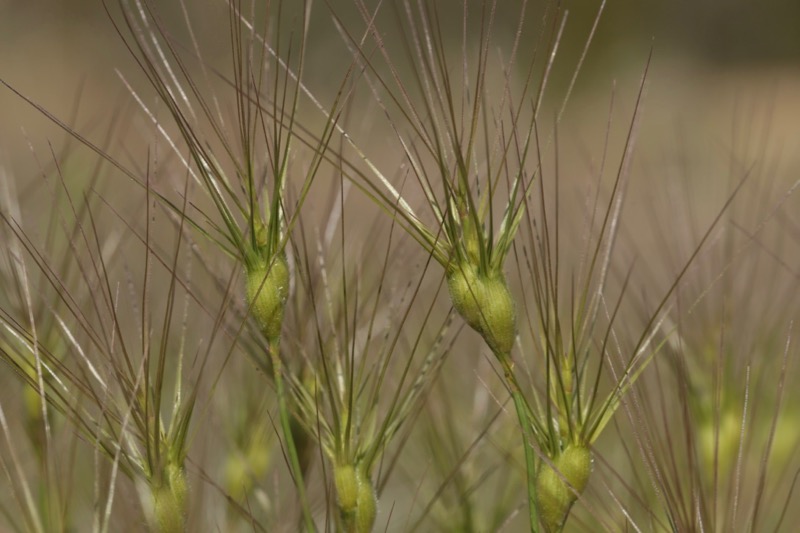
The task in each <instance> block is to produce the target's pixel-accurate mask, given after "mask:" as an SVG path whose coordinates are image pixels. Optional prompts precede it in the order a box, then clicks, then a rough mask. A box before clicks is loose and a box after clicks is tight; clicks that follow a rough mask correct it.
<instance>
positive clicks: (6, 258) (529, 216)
mask: <svg viewBox="0 0 800 533" xmlns="http://www.w3.org/2000/svg"><path fill="white" fill-rule="evenodd" d="M317 4H320V3H317ZM317 4H313V3H312V2H311V1H306V0H304V1H302V2H287V1H280V0H278V1H274V0H273V1H272V2H267V3H265V4H263V5H262V4H261V3H258V2H245V1H244V0H225V1H224V2H221V3H220V5H219V6H217V7H219V8H220V9H221V10H220V11H219V13H223V14H224V15H225V16H226V17H227V18H226V19H224V20H223V19H220V24H218V25H217V28H216V31H220V32H222V33H224V36H225V38H226V40H227V42H228V44H229V53H228V55H227V58H226V59H225V60H223V61H218V60H217V59H216V58H217V56H216V54H211V53H208V49H207V48H205V47H204V44H203V39H202V36H200V35H199V34H198V33H196V28H197V27H198V25H197V22H198V21H199V20H201V17H204V16H207V15H208V14H207V13H204V12H202V10H201V9H200V8H197V9H195V6H193V5H192V4H190V3H188V2H185V1H184V0H181V1H180V2H178V3H177V4H176V6H175V7H176V8H177V10H178V11H179V12H180V16H181V18H182V19H183V23H182V26H181V27H180V28H175V27H173V26H172V23H173V22H172V20H171V19H170V17H169V16H168V15H167V12H168V10H166V9H164V7H163V6H160V5H158V4H157V3H156V2H154V1H151V0H120V1H119V2H118V3H110V2H105V1H104V2H103V7H104V8H105V13H106V14H107V16H108V19H109V24H111V25H112V26H113V27H114V29H115V30H116V33H117V34H118V36H119V43H120V44H121V46H122V47H124V48H125V50H126V53H127V54H128V56H127V57H128V58H129V63H130V64H131V66H132V67H133V68H131V69H127V68H122V67H121V68H120V69H119V70H118V72H117V74H118V78H119V80H120V83H121V85H123V86H124V88H125V90H126V91H127V96H126V98H127V99H128V100H129V101H130V103H131V104H132V105H131V106H130V108H129V109H127V110H126V111H125V112H122V113H120V115H119V120H122V121H123V122H131V123H134V124H137V125H138V126H141V129H140V130H138V132H137V135H141V132H144V135H143V136H144V137H145V141H146V143H147V146H146V147H145V148H144V149H142V150H141V151H139V150H138V149H135V148H133V147H132V146H128V145H126V144H125V141H122V140H120V141H119V142H117V140H116V139H114V137H113V135H106V138H105V139H104V140H102V141H100V142H96V141H93V140H92V139H93V138H96V137H97V134H96V132H93V131H86V130H83V129H81V128H79V127H77V126H75V125H74V124H75V123H76V120H75V119H74V118H73V117H70V118H63V119H62V118H59V117H57V116H56V115H55V114H53V113H51V112H50V111H48V110H47V109H46V108H45V107H44V106H42V105H39V104H38V103H36V101H35V99H34V98H33V97H32V96H29V95H26V94H24V93H23V92H21V91H19V90H18V89H15V88H14V86H13V85H12V84H11V83H10V82H9V81H7V80H5V79H2V80H0V82H2V84H3V85H4V86H5V87H7V88H9V89H10V90H11V91H12V92H14V93H16V95H17V96H19V97H20V98H21V99H22V100H23V101H26V102H28V103H29V104H31V105H32V106H33V107H34V108H35V109H37V110H38V111H39V112H41V113H42V114H43V115H44V116H45V117H47V118H48V119H49V120H51V121H52V122H53V123H55V124H56V125H57V126H59V127H60V128H62V130H64V131H65V132H66V134H67V136H68V137H69V138H70V140H71V143H72V144H69V145H68V149H67V150H65V151H64V152H58V151H57V150H55V149H53V148H52V147H51V148H49V154H48V156H47V157H46V158H41V157H40V155H39V153H40V152H39V151H38V150H36V149H34V150H32V152H31V154H32V155H33V157H34V158H35V159H36V160H37V163H38V165H39V168H40V171H39V175H38V176H37V179H38V180H40V181H41V182H42V183H44V184H45V185H46V187H44V188H43V189H42V191H44V192H42V191H38V190H36V189H35V188H28V187H25V186H22V187H19V186H18V184H20V183H23V182H24V180H25V176H22V177H20V178H19V179H17V178H11V177H9V176H10V174H8V173H7V172H6V171H5V170H4V168H2V167H0V177H2V181H0V195H2V199H3V202H2V205H0V238H2V245H0V359H1V360H2V361H3V363H4V365H5V366H4V368H5V369H6V373H5V374H4V375H3V377H2V383H3V385H4V386H5V385H6V384H8V385H9V387H12V388H13V391H12V388H9V391H12V392H11V393H9V394H6V393H5V392H4V391H2V390H0V430H1V431H2V433H3V438H2V446H0V464H1V465H2V467H3V474H4V476H5V479H6V480H7V483H6V484H5V488H1V490H0V495H2V496H4V497H3V498H0V501H2V502H3V503H2V504H0V510H2V513H0V517H2V518H0V523H2V526H0V528H8V529H10V530H13V531H35V532H44V531H78V530H80V531H88V530H91V531H115V530H126V531H127V530H130V531H140V530H141V531H159V532H163V533H172V532H181V531H214V530H218V531H222V530H224V531H298V530H301V531H309V532H311V531H342V532H347V533H366V532H369V531H377V530H388V531H429V530H430V531H468V532H473V531H476V532H477V531H517V530H519V531H537V532H538V531H544V532H547V533H551V532H560V531H620V530H626V531H628V530H635V531H650V530H652V531H729V530H738V529H740V528H741V529H747V530H753V531H755V530H758V528H760V527H764V528H770V530H781V529H782V528H783V530H786V528H787V527H789V525H790V524H791V523H792V519H793V518H795V517H796V516H797V513H795V512H794V511H793V507H792V502H793V500H794V498H796V495H795V490H794V489H795V484H796V480H797V478H798V477H800V476H798V475H797V474H796V472H800V464H797V460H796V458H795V456H794V454H792V453H791V450H793V449H794V447H796V445H797V444H798V442H800V432H798V431H796V430H795V429H794V425H795V424H793V422H794V419H795V417H796V416H797V409H795V408H794V407H793V403H792V399H793V396H794V391H792V390H791V388H790V387H789V386H788V384H789V383H790V382H791V379H792V378H793V377H794V372H795V370H794V367H793V365H792V360H793V357H792V356H793V354H794V353H796V342H795V341H794V338H793V337H794V333H795V331H796V326H795V325H794V322H793V321H794V320H796V319H797V318H800V316H797V312H798V309H799V308H798V306H797V301H798V299H797V298H795V297H793V296H796V279H797V276H798V273H797V271H796V268H793V267H792V266H791V265H792V261H793V260H794V259H795V258H796V257H797V255H798V253H800V252H798V249H800V247H798V246H797V244H798V242H800V241H798V239H797V238H796V235H793V234H792V233H791V231H790V230H787V228H792V227H795V226H797V221H796V220H795V219H796V216H794V215H793V212H794V211H792V210H791V208H790V206H791V205H792V204H793V203H795V202H796V198H795V196H796V195H795V194H793V193H795V191H796V189H797V188H798V183H800V182H796V181H794V182H789V183H781V184H780V185H775V184H768V185H766V186H764V185H762V183H763V182H765V181H767V179H766V178H764V176H765V175H767V174H768V171H769V169H771V168H772V167H768V166H763V167H762V166H760V165H762V161H764V160H766V159H768V157H767V154H766V153H765V152H761V153H757V154H755V155H754V156H753V158H752V159H753V162H748V163H746V164H745V163H744V162H743V161H749V158H748V157H745V156H744V155H743V153H744V152H745V151H746V149H745V148H743V147H737V146H736V143H734V148H733V149H732V150H731V151H732V153H733V155H731V156H730V160H731V163H730V168H729V169H728V172H727V174H725V173H721V175H724V176H725V178H720V183H722V180H723V179H724V180H727V181H725V182H724V188H722V189H721V190H722V191H723V192H722V193H719V194H716V195H714V198H713V201H704V202H700V201H699V200H697V204H698V205H700V206H701V207H698V208H697V209H698V211H694V210H693V209H695V207H694V202H695V197H694V195H693V193H689V192H685V196H682V197H681V199H680V201H678V202H674V204H673V205H670V206H668V207H667V208H663V206H660V207H659V206H656V207H654V208H653V209H652V212H653V213H659V212H663V211H662V210H661V209H662V208H663V209H667V210H669V209H672V210H671V211H669V213H670V215H671V216H674V209H675V205H677V206H678V207H680V208H681V209H683V208H685V209H686V212H685V213H683V212H682V213H680V215H679V216H682V218H681V219H680V221H679V222H678V223H671V222H665V221H663V220H660V219H658V218H654V219H652V220H651V219H650V218H648V217H643V219H645V218H646V219H647V220H648V221H649V223H650V228H652V231H653V232H654V233H655V234H657V235H661V237H659V239H660V240H662V241H668V239H666V238H664V237H663V234H664V233H669V234H671V235H678V236H680V238H679V239H678V238H677V237H676V239H677V240H678V241H679V245H677V246H675V247H668V246H665V247H654V246H652V243H651V241H652V240H653V239H651V241H647V240H646V239H645V240H644V241H642V240H640V239H642V237H641V235H642V231H641V229H642V228H641V227H637V226H638V225H637V224H636V222H633V223H632V222H631V220H632V219H631V217H629V216H628V213H627V211H625V210H624V209H623V208H624V207H625V209H627V206H630V204H631V196H633V198H634V200H633V203H634V205H633V206H632V207H634V208H637V207H638V206H637V205H636V202H637V200H636V199H637V198H639V201H640V202H641V199H640V197H638V196H637V195H639V194H641V192H640V191H639V190H638V189H637V187H641V184H644V188H646V189H647V192H648V193H652V190H655V189H656V188H657V186H658V185H657V184H656V183H657V182H658V180H657V179H656V178H658V177H659V175H660V171H658V170H653V169H648V172H647V175H645V176H639V175H637V173H638V172H639V169H640V168H641V167H640V166H637V165H636V163H637V162H638V160H636V159H635V154H636V152H637V148H638V144H639V143H640V142H641V137H642V135H643V134H642V121H643V120H644V119H643V112H644V110H645V101H646V99H645V92H646V91H645V89H646V87H647V83H648V82H649V79H650V75H651V74H649V72H650V69H651V66H652V65H653V64H654V63H657V61H658V58H657V56H656V58H655V59H654V57H653V53H652V51H651V52H650V54H649V55H648V54H647V50H644V51H642V55H641V61H640V63H641V70H643V73H642V74H641V77H640V81H639V84H638V85H636V91H637V92H636V95H635V97H634V98H633V101H632V102H630V105H629V106H628V105H626V104H620V102H619V101H618V95H617V93H618V92H622V91H621V90H620V89H619V88H617V87H616V86H613V87H611V88H610V92H611V96H610V98H609V99H610V100H611V105H610V109H609V110H608V112H607V113H608V115H607V116H608V119H607V124H606V126H605V134H604V135H605V136H604V138H601V139H599V140H598V142H596V143H594V144H592V145H591V146H590V147H582V146H577V147H576V146H575V145H580V142H579V141H577V140H576V138H575V137H573V136H572V135H571V133H572V132H569V131H565V128H566V125H565V124H566V121H565V119H564V117H565V116H566V115H565V114H566V113H568V110H569V104H570V103H571V100H572V98H573V89H574V88H575V87H576V85H577V83H578V81H579V78H580V76H581V73H582V70H583V66H584V62H585V61H586V60H587V59H589V60H590V59H591V57H590V52H591V45H592V43H593V40H594V37H595V31H596V30H597V28H598V26H599V25H600V24H601V23H602V15H603V13H604V10H605V7H606V3H605V2H602V3H601V4H600V6H599V7H598V10H597V12H596V16H595V18H594V19H593V22H592V25H591V28H590V29H589V31H588V34H587V35H586V36H584V38H583V40H582V42H581V43H580V44H579V45H578V46H577V47H576V48H574V49H575V50H577V55H576V56H575V58H573V59H572V60H570V59H569V55H567V57H566V58H565V57H564V55H563V52H562V49H563V47H564V40H565V39H566V37H565V30H566V28H567V27H568V21H569V13H568V11H566V10H565V9H564V8H563V6H562V5H561V4H560V3H557V2H556V3H551V4H547V5H546V6H544V7H543V8H542V7H541V6H538V5H534V4H533V3H530V2H527V1H525V0H523V1H521V2H519V3H516V4H515V5H514V6H512V7H513V9H511V8H509V7H508V6H507V5H505V3H503V2H500V1H499V0H482V1H479V2H460V3H458V2H433V1H425V0H387V1H385V2H379V3H377V4H374V3H369V2H364V1H363V0H352V2H347V3H346V5H345V3H343V2H337V1H334V0H325V2H322V3H321V4H320V5H317ZM509 9H511V11H510V13H511V15H509V11H508V10H509ZM209 13H211V11H209ZM215 13H216V12H215ZM208 16H211V15H208ZM509 20H511V21H512V22H511V23H509V22H508V21H509ZM316 47H319V48H325V52H324V53H321V52H320V51H319V50H318V49H317V48H316ZM321 56H325V58H324V60H323V61H320V57H321ZM315 62H316V63H315ZM323 63H324V65H323ZM315 69H319V72H317V70H315ZM337 69H338V70H337ZM334 70H336V71H337V75H336V76H335V78H334V80H333V81H332V82H331V80H330V79H328V80H326V81H325V83H322V84H320V85H321V86H317V85H316V84H317V83H319V78H320V77H321V76H322V74H320V73H323V72H331V71H334ZM564 72H566V74H564ZM143 82H144V83H143ZM621 108H624V114H626V115H627V116H626V117H625V118H624V121H623V122H622V125H618V120H617V117H618V116H621V114H623V113H622V111H621V110H620V109H621ZM165 111H166V112H165ZM76 115H77V106H76ZM110 122H111V124H110V126H109V127H110V129H113V128H114V127H117V125H118V124H119V123H118V122H116V119H115V120H112V121H110ZM75 141H78V142H77V143H75ZM750 144H752V143H747V146H749V145H750ZM743 146H744V145H743ZM740 148H741V149H740ZM576 150H578V151H580V150H584V152H583V153H584V155H585V157H584V158H583V159H580V158H578V157H573V154H574V153H575V151H576ZM740 152H741V153H740ZM86 153H89V154H90V156H96V158H97V164H96V165H95V166H94V168H93V169H92V170H90V171H89V170H85V169H84V168H82V167H81V165H80V164H77V163H76V164H74V165H73V159H72V157H73V155H77V154H81V155H82V156H85V154H86ZM567 154H569V155H567ZM614 154H619V155H618V156H616V157H615V155H614ZM740 156H741V157H740ZM76 159H78V158H77V157H76ZM675 159H679V158H677V157H676V158H675ZM670 160H672V159H670ZM75 168H77V170H75ZM682 171H683V172H684V173H686V174H688V172H689V169H688V167H685V168H683V169H682ZM757 178H761V179H760V180H759V179H757ZM709 179H711V178H709ZM714 179H716V178H714ZM675 183H679V180H673V181H670V182H669V185H670V186H673V187H675ZM680 183H683V186H685V187H686V188H687V189H686V190H687V191H688V190H689V185H687V183H688V178H687V181H686V182H680ZM769 186H772V187H773V189H769ZM759 187H763V189H761V188H759ZM18 189H19V190H18ZM774 190H777V191H778V192H777V200H776V199H775V198H776V196H775V195H772V196H771V195H770V194H771V193H770V191H772V192H774ZM670 191H672V189H670ZM652 194H655V193H652ZM757 194H763V195H764V197H766V198H769V200H768V201H764V202H759V204H758V206H757V207H758V208H757V209H755V210H757V211H758V214H757V216H755V217H754V218H752V217H751V216H750V212H749V211H751V210H753V209H752V206H753V202H754V201H753V200H751V198H753V197H755V196H756V195H757ZM748 195H749V196H748ZM743 196H744V200H743V199H742V197H743ZM45 201H46V202H47V203H46V204H45V203H44V202H45ZM44 205H48V206H50V207H49V209H43V207H42V206H44ZM742 206H744V207H742ZM764 206H766V207H764ZM648 215H649V213H648ZM777 219H780V220H781V224H778V223H776V222H775V221H776V220H777ZM753 220H755V222H753ZM665 227H666V228H670V229H664V228H665ZM682 232H685V234H684V233H682ZM737 278H739V279H738V281H737ZM742 279H749V280H760V281H758V283H759V285H758V287H760V288H761V289H762V290H763V294H764V295H763V296H760V297H758V298H757V297H755V296H753V295H752V294H750V293H751V292H752V289H751V288H750V287H749V286H748V285H747V283H745V282H742V281H741V280H742ZM476 340H477V341H478V342H476ZM15 398H16V399H15ZM512 405H513V413H512V412H511V409H512Z"/></svg>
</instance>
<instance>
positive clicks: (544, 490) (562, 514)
mask: <svg viewBox="0 0 800 533" xmlns="http://www.w3.org/2000/svg"><path fill="white" fill-rule="evenodd" d="M553 466H555V467H556V469H557V470H558V471H559V472H561V475H559V474H558V473H557V472H556V471H555V470H553V468H552V467H550V465H548V464H544V463H543V464H542V467H541V469H540V470H539V474H538V475H537V476H536V500H537V502H536V506H537V510H538V512H539V519H540V520H541V522H542V525H543V526H544V528H545V531H548V532H551V531H560V530H561V527H562V526H563V524H564V520H565V519H566V518H567V514H568V513H569V510H570V508H571V507H572V504H573V503H575V501H576V500H577V499H578V495H580V494H581V493H582V492H583V491H584V489H585V488H586V484H587V483H588V481H589V474H590V473H591V471H592V454H591V452H590V451H589V449H588V448H586V447H584V446H578V445H574V444H570V445H569V446H567V447H566V448H565V449H564V450H563V451H562V452H561V454H559V455H558V456H557V457H555V458H554V459H553ZM562 476H563V479H562ZM565 480H566V481H568V482H569V485H568V484H567V483H565V482H564V481H565ZM570 487H572V488H570ZM573 489H574V492H573ZM576 493H577V494H576Z"/></svg>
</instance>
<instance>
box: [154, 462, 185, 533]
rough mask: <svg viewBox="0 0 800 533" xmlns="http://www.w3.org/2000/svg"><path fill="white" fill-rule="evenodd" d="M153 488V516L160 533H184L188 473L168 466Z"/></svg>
mask: <svg viewBox="0 0 800 533" xmlns="http://www.w3.org/2000/svg"><path fill="white" fill-rule="evenodd" d="M162 476H163V477H162V478H161V480H160V482H158V485H157V486H154V487H153V514H154V516H155V522H156V527H157V528H158V531H159V533H182V532H183V531H184V530H185V525H186V494H187V492H188V489H187V485H186V472H185V471H184V469H183V467H181V466H180V465H176V464H172V463H170V464H168V465H167V466H166V468H165V469H164V472H163V474H162Z"/></svg>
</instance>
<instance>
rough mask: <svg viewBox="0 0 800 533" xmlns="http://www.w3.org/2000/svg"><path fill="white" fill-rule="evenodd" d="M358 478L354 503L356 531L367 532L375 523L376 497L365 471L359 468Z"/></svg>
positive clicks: (359, 532) (358, 532)
mask: <svg viewBox="0 0 800 533" xmlns="http://www.w3.org/2000/svg"><path fill="white" fill-rule="evenodd" d="M356 478H357V480H358V501H357V503H356V519H355V531H356V533H369V532H370V531H372V526H373V525H375V515H376V514H377V512H378V499H377V498H376V497H375V489H374V488H373V487H372V482H371V481H370V479H369V476H367V475H366V474H365V473H363V472H361V471H360V470H359V471H358V472H357V473H356Z"/></svg>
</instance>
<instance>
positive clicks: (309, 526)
mask: <svg viewBox="0 0 800 533" xmlns="http://www.w3.org/2000/svg"><path fill="white" fill-rule="evenodd" d="M269 355H270V358H271V359H272V373H273V376H274V379H275V389H276V391H277V394H278V411H279V413H280V418H281V429H282V431H283V438H284V439H285V441H286V451H287V453H288V455H289V467H290V469H291V472H292V477H293V478H294V482H295V485H296V486H297V494H298V496H299V497H300V506H301V507H302V508H303V520H304V521H305V524H306V531H308V532H309V533H311V532H313V531H315V528H314V519H313V518H312V516H311V508H310V507H309V505H308V498H307V497H306V488H305V482H304V481H303V470H302V468H301V466H300V459H299V457H298V456H297V448H296V447H295V444H294V436H293V435H292V426H291V421H290V418H289V409H288V408H287V407H286V393H285V391H284V387H283V368H282V364H281V357H280V340H279V339H276V340H272V341H270V342H269Z"/></svg>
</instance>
